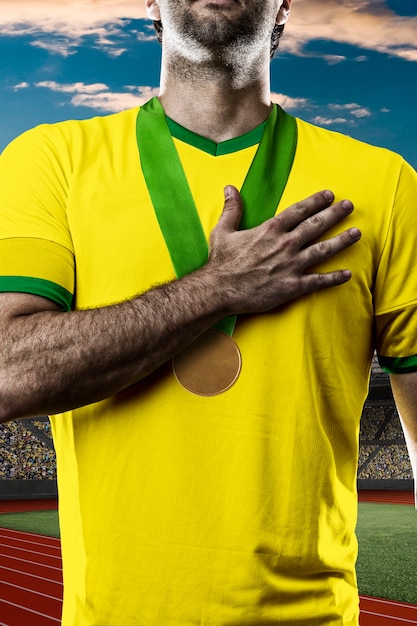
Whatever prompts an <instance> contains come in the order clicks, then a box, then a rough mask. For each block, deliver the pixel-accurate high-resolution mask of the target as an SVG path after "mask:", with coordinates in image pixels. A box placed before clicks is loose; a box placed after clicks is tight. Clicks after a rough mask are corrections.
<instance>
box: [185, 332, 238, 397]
mask: <svg viewBox="0 0 417 626" xmlns="http://www.w3.org/2000/svg"><path fill="white" fill-rule="evenodd" d="M241 367H242V357H241V355H240V351H239V348H238V347H237V345H236V343H235V341H234V340H233V339H232V337H229V335H226V333H223V332H222V331H220V330H214V329H212V328H211V329H210V330H208V331H206V332H205V333H204V334H203V335H201V337H199V338H198V339H197V340H196V341H194V342H193V343H192V344H191V345H190V346H188V348H186V349H185V350H183V351H182V352H180V353H179V354H177V355H176V356H175V357H174V358H173V359H172V369H173V372H174V375H175V378H176V379H177V381H178V382H179V383H180V385H182V386H183V387H184V388H185V389H187V390H188V391H191V393H194V394H196V395H199V396H215V395H218V394H219V393H223V391H227V389H230V387H231V386H232V385H233V384H234V383H235V382H236V380H237V379H238V377H239V374H240V370H241Z"/></svg>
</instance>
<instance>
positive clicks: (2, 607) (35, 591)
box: [0, 528, 62, 626]
mask: <svg viewBox="0 0 417 626" xmlns="http://www.w3.org/2000/svg"><path fill="white" fill-rule="evenodd" d="M61 606H62V562H61V548H60V542H59V539H53V538H52V537H44V536H42V535H34V534H32V533H24V532H20V531H15V530H8V529H5V528H0V626H57V625H58V624H60V623H61V619H60V618H61Z"/></svg>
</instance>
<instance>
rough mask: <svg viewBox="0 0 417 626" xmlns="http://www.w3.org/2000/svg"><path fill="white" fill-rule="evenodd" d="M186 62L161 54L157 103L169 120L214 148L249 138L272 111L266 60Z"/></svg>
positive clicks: (167, 54)
mask: <svg viewBox="0 0 417 626" xmlns="http://www.w3.org/2000/svg"><path fill="white" fill-rule="evenodd" d="M244 61H245V63H242V61H240V63H228V64H226V63H224V62H222V61H221V60H219V61H218V62H217V63H215V62H213V61H212V60H200V61H198V62H196V61H195V60H191V59H186V58H184V57H182V56H181V57H180V56H178V55H176V54H170V51H169V50H167V49H164V52H163V58H162V72H161V87H160V93H159V100H160V102H161V104H162V106H163V107H164V110H165V113H166V115H167V116H168V117H170V118H171V119H173V120H174V121H175V122H177V123H178V124H181V125H182V126H184V127H185V128H187V129H188V130H191V131H192V132H195V133H197V134H199V135H202V136H204V137H207V138H208V139H211V140H212V141H214V142H216V143H220V142H222V141H226V140H228V139H233V138H234V137H238V136H240V135H243V134H244V133H247V132H249V131H250V130H252V129H253V128H255V127H256V126H258V125H259V124H261V123H262V122H264V121H265V120H266V119H267V117H268V115H269V113H270V111H271V99H270V83H269V58H264V59H262V61H261V60H260V59H259V58H258V59H254V60H252V62H248V61H249V60H248V59H244Z"/></svg>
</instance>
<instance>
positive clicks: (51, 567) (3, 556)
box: [0, 554, 62, 572]
mask: <svg viewBox="0 0 417 626" xmlns="http://www.w3.org/2000/svg"><path fill="white" fill-rule="evenodd" d="M0 559H10V560H11V561H22V563H30V565H37V566H38V567H46V568H47V569H55V570H57V571H58V572H61V571H62V567H55V566H54V565H45V564H44V563H38V562H37V561H29V560H28V559H19V557H18V556H8V555H7V554H0Z"/></svg>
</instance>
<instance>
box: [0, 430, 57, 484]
mask: <svg viewBox="0 0 417 626" xmlns="http://www.w3.org/2000/svg"><path fill="white" fill-rule="evenodd" d="M49 428H50V425H49ZM2 478H3V479H4V478H8V479H22V478H23V479H29V480H34V479H39V478H45V479H49V478H56V462H55V453H54V451H53V450H51V449H50V448H48V446H46V445H45V444H44V443H43V442H42V441H40V440H39V439H38V438H37V437H35V435H33V434H32V433H31V432H30V431H29V430H28V429H27V428H26V427H25V425H24V424H23V423H22V422H9V423H7V424H2V425H1V426H0V479H2Z"/></svg>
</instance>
